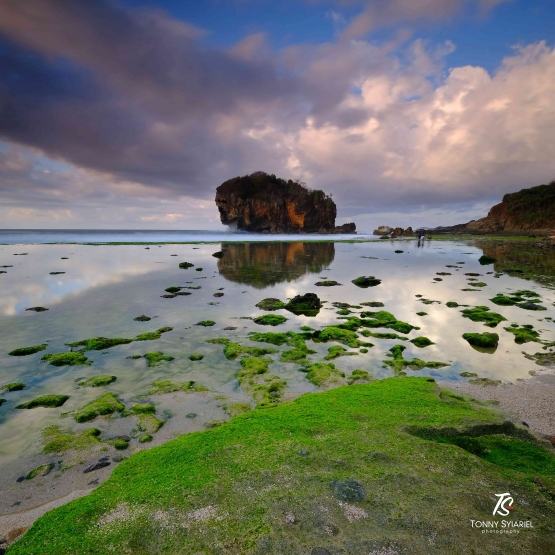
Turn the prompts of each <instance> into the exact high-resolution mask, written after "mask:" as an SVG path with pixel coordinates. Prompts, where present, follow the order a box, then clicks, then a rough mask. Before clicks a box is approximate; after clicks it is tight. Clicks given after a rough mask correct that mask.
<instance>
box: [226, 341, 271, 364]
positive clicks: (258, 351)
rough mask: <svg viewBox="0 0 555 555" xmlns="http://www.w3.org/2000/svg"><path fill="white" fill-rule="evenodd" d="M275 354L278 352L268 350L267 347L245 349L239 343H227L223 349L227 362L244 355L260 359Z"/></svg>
mask: <svg viewBox="0 0 555 555" xmlns="http://www.w3.org/2000/svg"><path fill="white" fill-rule="evenodd" d="M254 341H256V340H254ZM277 352H278V351H277V350H276V349H270V348H267V347H246V346H244V345H241V344H240V343H227V344H226V346H225V347H224V355H225V358H227V359H228V360H235V359H236V358H238V357H241V356H245V355H249V356H254V357H261V356H264V355H270V354H273V353H277Z"/></svg>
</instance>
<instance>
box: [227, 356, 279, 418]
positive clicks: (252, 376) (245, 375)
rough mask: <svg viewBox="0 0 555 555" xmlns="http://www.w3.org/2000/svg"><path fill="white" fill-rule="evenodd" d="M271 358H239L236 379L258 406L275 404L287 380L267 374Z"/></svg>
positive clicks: (264, 406)
mask: <svg viewBox="0 0 555 555" xmlns="http://www.w3.org/2000/svg"><path fill="white" fill-rule="evenodd" d="M271 362H272V360H271V359H267V358H258V357H245V358H243V359H241V370H239V372H237V374H236V376H237V381H238V382H239V385H240V386H241V388H242V389H244V390H245V391H246V392H247V393H250V394H251V395H252V397H253V399H254V400H255V401H256V406H257V407H258V408H267V407H273V406H275V405H276V404H277V403H278V402H279V400H280V399H281V397H282V395H283V390H284V389H285V387H286V385H287V382H286V381H285V380H282V379H280V378H278V377H277V376H273V375H271V374H269V372H268V370H269V368H268V364H269V363H271Z"/></svg>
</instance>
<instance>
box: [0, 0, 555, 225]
mask: <svg viewBox="0 0 555 555" xmlns="http://www.w3.org/2000/svg"><path fill="white" fill-rule="evenodd" d="M502 1H503V0H475V1H472V2H470V1H467V2H465V1H463V0H455V1H451V2H447V1H441V0H410V1H409V0H391V1H387V2H386V1H385V0H379V1H374V2H371V3H369V2H355V1H353V2H349V1H348V0H345V2H343V3H341V2H339V3H338V4H339V5H341V4H343V5H350V6H355V7H359V8H360V10H361V11H360V15H359V16H358V17H357V18H356V19H354V20H352V21H351V22H350V23H347V24H346V27H345V30H344V31H343V33H342V35H341V36H340V37H339V38H338V40H337V41H335V42H330V43H325V44H320V45H300V46H290V47H287V48H285V49H283V50H281V51H279V52H272V51H271V50H270V48H269V47H268V46H267V44H266V37H265V35H264V34H263V33H254V34H251V35H248V36H246V37H244V38H243V39H242V40H241V41H240V42H238V43H237V44H236V45H235V46H233V47H231V48H229V49H227V50H223V49H220V50H218V49H215V48H209V47H208V46H206V43H205V39H204V37H205V34H206V33H205V31H203V30H201V29H198V28H195V27H193V26H191V25H189V24H187V23H184V22H182V21H177V20H175V19H172V18H170V17H169V16H168V15H166V14H164V13H162V12H159V11H152V10H150V11H149V10H142V9H141V10H137V9H134V10H129V9H124V8H122V7H120V6H118V5H117V4H115V3H112V2H109V1H107V0H96V1H95V2H89V1H87V0H71V1H70V0H25V2H21V1H20V0H4V1H3V2H2V3H1V4H0V41H3V42H0V72H1V74H2V76H3V78H2V80H0V137H2V138H3V140H4V141H5V144H4V145H5V146H2V144H0V200H1V202H2V204H1V207H0V218H2V219H3V220H5V221H10V222H15V221H20V222H32V221H37V222H38V221H45V222H46V221H51V222H53V223H59V222H64V221H65V222H69V223H68V225H71V226H77V225H78V224H77V222H85V223H87V224H88V225H89V226H94V225H100V226H102V227H110V225H112V226H114V227H125V226H126V225H128V226H129V225H132V226H133V227H141V226H150V227H164V226H169V227H172V226H173V227H181V228H187V227H189V228H191V227H216V226H217V222H218V216H217V211H216V210H215V208H214V205H213V202H212V199H213V195H214V190H215V188H216V186H217V185H219V184H220V183H221V182H223V181H224V180H225V179H227V178H229V177H231V176H235V175H240V174H245V173H248V172H249V173H250V172H252V171H255V170H259V169H264V170H266V171H269V172H274V173H276V174H278V175H284V176H286V177H293V178H295V177H296V178H301V179H302V180H303V181H306V182H307V183H308V184H309V185H311V186H314V187H318V188H324V189H326V190H328V191H330V192H332V193H334V198H335V199H336V200H337V201H338V204H339V208H340V215H341V216H342V218H343V219H345V218H350V217H355V216H360V218H361V219H362V220H364V221H368V222H370V219H369V218H371V216H370V215H371V214H373V213H377V212H383V213H387V214H389V215H393V214H402V213H405V212H413V213H415V219H416V218H417V216H416V214H417V213H424V212H425V211H426V210H428V211H430V210H432V209H433V212H428V213H429V214H432V213H433V214H434V217H437V218H438V219H441V220H442V221H441V222H437V223H448V222H446V221H445V220H446V219H447V218H449V217H453V218H454V222H453V223H455V222H459V221H464V220H465V219H468V218H469V217H478V216H481V215H483V211H484V209H485V207H486V206H487V205H488V204H490V203H491V202H492V201H494V200H498V199H500V197H501V196H502V194H503V193H505V192H507V191H511V190H517V189H520V188H522V187H525V186H531V185H536V184H539V183H543V182H547V181H550V180H552V179H553V177H554V176H555V145H554V143H553V141H552V130H553V128H554V127H555V108H554V106H555V105H554V103H553V98H555V51H554V50H553V49H551V48H549V47H548V46H547V45H546V44H545V43H543V42H538V43H536V44H532V45H527V46H522V47H519V48H517V49H516V50H515V52H514V54H513V55H512V56H510V57H508V58H506V59H505V60H504V61H503V63H502V65H501V67H500V68H499V69H498V71H497V72H496V73H494V74H489V73H488V72H487V71H485V70H484V69H483V68H480V67H471V66H466V67H457V68H452V69H450V70H449V71H447V72H446V71H445V67H446V57H447V56H448V55H449V54H450V53H451V52H452V51H453V49H454V48H455V45H453V44H452V43H450V42H445V43H443V44H429V43H427V42H425V41H422V40H419V39H417V40H409V37H410V33H409V32H406V33H402V32H397V33H394V34H392V37H391V38H390V40H388V41H384V42H380V43H376V42H373V41H371V40H369V39H362V38H355V37H360V36H362V35H366V34H367V33H368V31H370V30H372V29H374V28H376V27H377V26H379V27H383V26H388V25H393V24H395V23H398V22H414V21H418V20H420V19H422V18H427V19H428V20H430V19H434V18H435V19H437V20H439V19H446V18H450V17H453V15H455V14H456V13H459V12H460V10H464V9H466V8H468V7H469V6H470V7H473V8H474V9H484V10H486V9H490V8H492V7H494V6H495V5H496V4H499V3H501V2H502ZM328 14H329V15H328V17H329V21H330V25H331V24H332V23H335V24H342V19H341V18H342V15H341V14H340V13H339V12H335V11H333V12H328ZM365 14H366V15H365ZM365 18H366V19H365ZM357 26H358V27H357ZM446 203H459V204H460V205H459V206H458V207H455V208H454V209H453V210H446V209H445V204H446ZM459 216H460V218H459ZM418 217H420V216H418ZM422 217H423V218H424V219H425V218H426V216H425V215H423V216H422ZM110 222H111V223H110ZM384 223H389V222H384ZM368 225H370V223H369V224H368Z"/></svg>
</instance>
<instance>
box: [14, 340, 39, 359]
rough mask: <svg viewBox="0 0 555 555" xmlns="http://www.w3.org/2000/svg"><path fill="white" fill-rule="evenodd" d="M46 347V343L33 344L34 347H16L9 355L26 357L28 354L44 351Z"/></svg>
mask: <svg viewBox="0 0 555 555" xmlns="http://www.w3.org/2000/svg"><path fill="white" fill-rule="evenodd" d="M45 349H46V343H42V344H41V345H33V346H32V347H20V348H19V349H14V350H13V351H10V352H9V353H8V355H10V356H12V357H26V356H28V355H34V354H35V353H38V352H40V351H44V350H45Z"/></svg>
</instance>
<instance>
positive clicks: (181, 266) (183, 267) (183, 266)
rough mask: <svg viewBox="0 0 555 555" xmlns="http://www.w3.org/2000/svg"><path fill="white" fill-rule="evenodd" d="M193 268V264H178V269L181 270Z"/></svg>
mask: <svg viewBox="0 0 555 555" xmlns="http://www.w3.org/2000/svg"><path fill="white" fill-rule="evenodd" d="M193 266H194V264H191V263H190V262H180V263H179V267H180V268H181V269H182V270H187V269H189V268H192V267H193Z"/></svg>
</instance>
